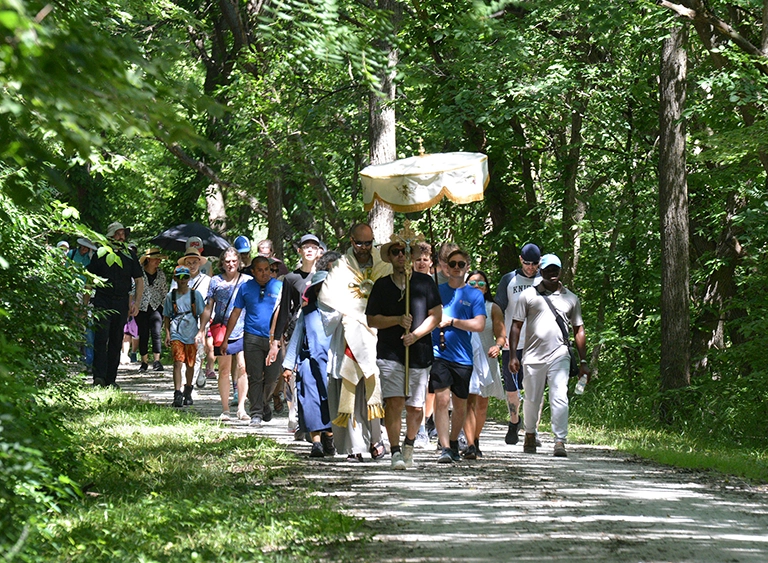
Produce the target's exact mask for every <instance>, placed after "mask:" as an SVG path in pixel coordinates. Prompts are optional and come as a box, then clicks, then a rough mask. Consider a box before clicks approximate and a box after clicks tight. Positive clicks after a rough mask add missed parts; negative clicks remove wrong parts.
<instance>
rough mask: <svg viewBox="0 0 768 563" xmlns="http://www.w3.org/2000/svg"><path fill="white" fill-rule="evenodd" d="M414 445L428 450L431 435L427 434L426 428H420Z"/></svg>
mask: <svg viewBox="0 0 768 563" xmlns="http://www.w3.org/2000/svg"><path fill="white" fill-rule="evenodd" d="M413 446H414V447H415V448H419V449H420V450H426V449H427V448H428V447H429V436H427V431H426V430H419V431H418V432H417V433H416V439H415V440H414V442H413Z"/></svg>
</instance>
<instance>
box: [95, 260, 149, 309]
mask: <svg viewBox="0 0 768 563" xmlns="http://www.w3.org/2000/svg"><path fill="white" fill-rule="evenodd" d="M115 250H116V251H117V252H118V256H120V260H121V261H122V265H120V266H118V264H117V263H116V262H115V263H114V264H112V265H111V266H110V265H108V264H107V256H109V254H105V255H104V256H102V257H101V258H99V256H98V254H96V253H94V255H93V258H92V259H91V263H90V264H88V271H89V272H91V273H92V274H96V275H97V276H100V277H102V278H106V279H107V282H106V284H105V286H104V287H97V288H96V294H95V296H94V298H93V300H92V303H93V304H94V305H95V306H97V307H108V306H110V305H112V304H115V303H124V302H126V301H127V299H128V294H129V293H130V292H131V287H132V285H133V280H134V279H137V278H141V277H142V272H143V271H144V270H143V269H142V267H141V265H140V264H139V260H138V259H137V258H136V254H135V253H134V252H129V251H128V250H124V249H118V248H115Z"/></svg>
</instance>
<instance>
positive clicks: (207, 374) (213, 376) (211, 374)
mask: <svg viewBox="0 0 768 563" xmlns="http://www.w3.org/2000/svg"><path fill="white" fill-rule="evenodd" d="M205 378H206V379H216V372H215V371H213V370H212V369H209V370H208V371H207V372H205Z"/></svg>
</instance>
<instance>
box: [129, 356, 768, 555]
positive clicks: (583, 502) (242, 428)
mask: <svg viewBox="0 0 768 563" xmlns="http://www.w3.org/2000/svg"><path fill="white" fill-rule="evenodd" d="M118 382H119V383H120V384H121V386H122V388H123V390H124V391H127V392H131V393H135V394H136V395H138V396H140V397H143V398H145V399H147V400H149V401H152V402H155V403H159V404H169V403H170V400H171V396H172V393H171V392H170V389H171V377H170V373H168V371H167V370H166V372H165V373H161V374H156V373H152V372H150V373H148V374H144V375H139V374H138V373H137V365H131V366H129V367H128V368H127V369H121V372H120V376H119V377H118ZM194 397H195V404H194V405H193V406H192V407H187V408H189V409H192V410H194V411H195V412H198V413H199V414H200V415H201V416H204V417H208V418H211V420H212V423H215V424H219V423H218V421H217V420H216V419H217V417H218V415H219V414H220V412H221V410H220V405H219V400H218V391H217V389H216V382H215V381H209V382H208V385H207V386H206V387H205V388H204V389H202V390H196V391H195V395H194ZM233 412H234V409H233ZM221 426H222V428H225V429H227V430H228V431H233V432H238V433H251V432H256V433H258V434H260V435H264V436H269V437H270V438H273V439H275V440H276V441H278V442H280V443H281V444H283V445H284V446H285V447H286V448H287V449H288V450H289V451H291V452H294V453H295V454H296V455H297V456H299V457H303V458H306V457H307V455H308V453H309V444H307V443H305V442H294V441H293V435H292V434H289V433H288V431H287V418H286V417H285V415H284V414H283V415H282V416H276V417H275V418H274V419H273V420H272V421H271V422H270V423H267V424H265V425H264V426H263V427H262V428H260V429H257V430H256V429H251V428H249V427H248V425H247V423H241V422H230V423H223V424H221ZM505 431H506V428H505V427H504V426H502V425H498V424H494V423H488V424H487V425H486V429H485V430H484V432H483V438H482V449H483V453H484V458H483V459H482V460H478V461H462V462H460V463H457V464H456V465H454V466H448V467H446V466H441V465H438V464H437V463H435V461H436V459H437V454H436V453H435V451H434V449H433V448H430V449H429V450H416V455H415V457H414V459H415V462H416V465H417V467H415V468H414V469H412V470H409V471H405V472H402V471H401V472H394V471H391V470H390V469H389V457H388V456H387V458H386V459H385V460H382V461H379V462H374V461H371V459H370V457H369V456H366V460H365V462H364V463H357V464H354V463H348V462H346V460H345V458H344V457H343V456H336V457H335V458H332V459H331V458H323V459H320V460H314V459H313V460H310V459H307V461H306V464H307V469H306V472H305V474H306V477H307V478H308V479H311V480H313V481H314V482H315V485H316V486H317V485H318V484H320V490H321V493H319V494H325V495H329V496H333V497H336V498H337V499H338V501H339V503H340V504H341V506H342V507H343V509H344V510H345V511H347V512H348V513H350V514H352V515H354V516H356V517H359V518H364V519H365V521H366V525H367V527H368V531H369V532H370V533H371V534H372V535H373V541H372V542H366V543H363V544H361V545H360V546H359V548H358V549H359V553H356V554H355V555H354V558H355V560H357V561H379V560H381V561H408V562H444V561H464V562H470V563H471V562H474V561H499V562H507V561H537V562H541V561H545V562H546V561H590V562H592V563H597V562H609V561H611V562H612V561H621V562H624V561H628V562H632V561H636V562H672V561H674V562H682V561H685V562H689V561H690V562H712V563H721V562H734V563H735V562H756V563H766V562H768V489H767V488H766V487H751V486H748V485H746V484H744V483H741V482H737V481H733V480H727V479H724V478H721V477H715V476H712V475H710V474H707V473H700V472H691V471H685V470H679V469H675V468H670V467H666V466H660V465H656V464H652V463H648V462H645V461H642V460H640V459H637V458H633V457H630V456H627V455H625V454H621V453H618V452H615V451H612V450H610V449H607V448H598V447H592V446H584V445H579V444H570V445H569V446H568V452H569V457H568V458H555V457H552V447H553V443H552V439H551V436H550V435H548V434H543V435H542V436H541V438H542V441H543V446H542V447H541V448H539V452H540V453H539V454H537V455H528V454H523V452H522V441H521V444H518V445H516V446H509V445H506V444H505V443H504V433H505ZM329 560H333V557H330V558H329Z"/></svg>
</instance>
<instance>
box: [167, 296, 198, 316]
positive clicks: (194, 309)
mask: <svg viewBox="0 0 768 563" xmlns="http://www.w3.org/2000/svg"><path fill="white" fill-rule="evenodd" d="M195 293H197V290H196V289H193V290H192V294H191V295H190V296H189V303H190V307H191V308H192V316H193V317H194V318H195V320H197V319H198V318H199V317H198V315H197V297H196V296H195ZM171 302H172V303H173V316H174V317H176V316H177V315H178V314H179V306H178V305H177V304H176V290H175V289H172V290H171Z"/></svg>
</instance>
